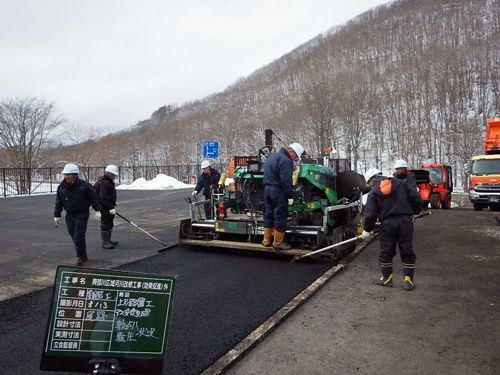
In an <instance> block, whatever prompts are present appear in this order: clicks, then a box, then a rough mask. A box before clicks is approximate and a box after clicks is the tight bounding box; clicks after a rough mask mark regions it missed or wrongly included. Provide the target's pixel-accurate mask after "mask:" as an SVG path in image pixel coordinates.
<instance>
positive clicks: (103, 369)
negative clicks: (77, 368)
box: [89, 358, 122, 375]
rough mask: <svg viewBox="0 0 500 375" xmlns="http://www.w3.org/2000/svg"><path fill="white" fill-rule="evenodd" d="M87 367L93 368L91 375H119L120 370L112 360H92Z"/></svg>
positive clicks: (117, 363) (116, 362)
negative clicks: (91, 366)
mask: <svg viewBox="0 0 500 375" xmlns="http://www.w3.org/2000/svg"><path fill="white" fill-rule="evenodd" d="M89 365H93V366H94V371H93V372H92V373H93V374H96V375H120V374H121V370H122V368H121V367H120V363H119V362H118V361H117V360H116V359H114V358H103V359H92V360H91V361H89Z"/></svg>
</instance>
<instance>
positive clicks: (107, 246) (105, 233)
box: [101, 230, 115, 249]
mask: <svg viewBox="0 0 500 375" xmlns="http://www.w3.org/2000/svg"><path fill="white" fill-rule="evenodd" d="M101 239H102V248H103V249H114V248H115V247H114V246H113V245H112V244H111V243H110V242H109V232H108V231H105V230H101Z"/></svg>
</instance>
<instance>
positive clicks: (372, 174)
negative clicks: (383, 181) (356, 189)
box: [364, 168, 382, 188]
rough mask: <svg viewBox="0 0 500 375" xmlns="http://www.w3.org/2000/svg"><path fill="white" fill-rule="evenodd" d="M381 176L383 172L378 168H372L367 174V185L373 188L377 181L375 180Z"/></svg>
mask: <svg viewBox="0 0 500 375" xmlns="http://www.w3.org/2000/svg"><path fill="white" fill-rule="evenodd" d="M380 176H382V171H381V170H380V169H377V168H372V169H369V170H368V171H367V172H366V173H365V175H364V178H365V181H366V184H367V185H368V186H369V187H370V188H371V187H372V186H373V182H374V181H375V179H376V178H377V177H380Z"/></svg>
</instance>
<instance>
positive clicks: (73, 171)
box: [62, 163, 80, 174]
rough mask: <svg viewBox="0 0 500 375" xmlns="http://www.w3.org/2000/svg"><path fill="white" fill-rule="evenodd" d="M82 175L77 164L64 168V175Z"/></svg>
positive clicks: (67, 165)
mask: <svg viewBox="0 0 500 375" xmlns="http://www.w3.org/2000/svg"><path fill="white" fill-rule="evenodd" d="M78 173H80V170H79V169H78V167H77V166H76V164H71V163H69V164H66V165H65V166H64V169H63V170H62V174H78Z"/></svg>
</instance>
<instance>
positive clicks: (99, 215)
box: [95, 211, 101, 221]
mask: <svg viewBox="0 0 500 375" xmlns="http://www.w3.org/2000/svg"><path fill="white" fill-rule="evenodd" d="M95 219H96V220H97V221H99V220H101V211H96V212H95Z"/></svg>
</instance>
